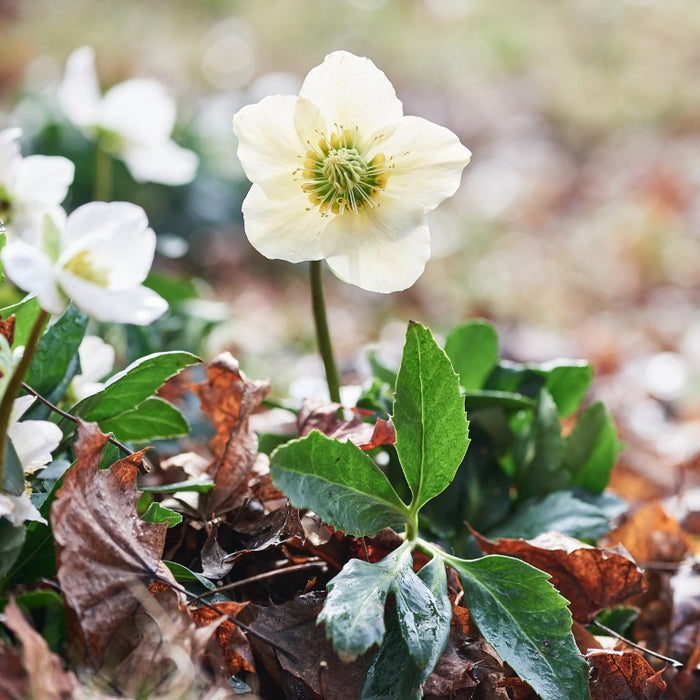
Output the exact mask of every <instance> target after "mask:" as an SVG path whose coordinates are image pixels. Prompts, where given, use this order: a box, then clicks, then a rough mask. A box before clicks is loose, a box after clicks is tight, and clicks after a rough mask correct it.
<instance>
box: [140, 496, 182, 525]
mask: <svg viewBox="0 0 700 700" xmlns="http://www.w3.org/2000/svg"><path fill="white" fill-rule="evenodd" d="M141 520H143V521H144V522H147V523H168V527H169V528H170V527H175V526H176V525H179V524H180V523H181V522H182V515H181V514H180V513H178V512H177V511H174V510H171V509H170V508H166V507H165V506H162V505H161V504H160V503H157V502H155V501H154V502H153V503H151V505H150V506H148V509H147V510H146V512H145V513H144V514H143V515H142V516H141Z"/></svg>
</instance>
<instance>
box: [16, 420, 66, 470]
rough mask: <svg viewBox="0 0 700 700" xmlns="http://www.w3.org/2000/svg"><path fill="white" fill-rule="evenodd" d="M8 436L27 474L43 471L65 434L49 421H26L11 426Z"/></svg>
mask: <svg viewBox="0 0 700 700" xmlns="http://www.w3.org/2000/svg"><path fill="white" fill-rule="evenodd" d="M7 434H8V435H9V436H10V439H11V440H12V446H13V447H14V448H15V452H16V453H17V457H18V458H19V461H20V464H21V465H22V468H23V469H24V471H25V472H33V471H35V470H37V469H41V468H42V467H44V466H46V465H47V464H48V463H49V462H50V461H51V453H52V452H53V451H54V450H55V449H56V448H57V447H58V446H59V444H60V443H61V440H63V432H62V431H61V429H60V428H59V427H58V426H57V425H56V424H55V423H51V422H50V421H47V420H26V421H23V422H21V423H15V424H14V425H12V426H10V428H9V430H8V431H7Z"/></svg>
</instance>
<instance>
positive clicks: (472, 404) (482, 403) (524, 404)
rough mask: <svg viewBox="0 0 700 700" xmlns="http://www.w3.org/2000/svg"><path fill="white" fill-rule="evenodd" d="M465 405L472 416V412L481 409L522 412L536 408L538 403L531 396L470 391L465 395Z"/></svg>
mask: <svg viewBox="0 0 700 700" xmlns="http://www.w3.org/2000/svg"><path fill="white" fill-rule="evenodd" d="M464 403H465V405H466V407H467V412H468V413H469V414H470V415H471V413H470V412H471V411H473V410H477V409H480V408H496V407H498V408H504V409H506V410H507V411H522V410H523V409H525V410H531V409H533V408H535V405H536V402H535V401H533V400H532V399H531V398H530V397H529V396H524V395H523V394H515V393H513V392H510V391H494V390H486V389H485V390H483V391H468V392H467V393H466V394H465V395H464Z"/></svg>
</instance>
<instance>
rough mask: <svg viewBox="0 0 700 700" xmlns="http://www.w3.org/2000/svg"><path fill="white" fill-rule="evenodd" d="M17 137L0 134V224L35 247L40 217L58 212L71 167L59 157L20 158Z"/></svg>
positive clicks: (12, 133) (5, 132)
mask: <svg viewBox="0 0 700 700" xmlns="http://www.w3.org/2000/svg"><path fill="white" fill-rule="evenodd" d="M21 135H22V130H21V129H17V128H13V129H4V130H3V131H0V220H1V221H2V222H3V224H4V225H5V227H6V228H7V233H8V235H9V236H10V237H16V238H23V239H25V240H26V241H27V242H29V243H36V241H37V240H38V237H39V232H40V230H41V222H42V219H43V218H44V214H47V213H48V214H54V215H55V214H56V213H57V212H58V211H62V210H61V207H60V204H61V202H62V201H63V200H64V199H65V197H66V194H67V193H68V188H69V187H70V184H71V183H72V182H73V176H74V174H75V166H74V165H73V163H72V162H71V161H69V160H68V159H67V158H63V157H62V156H39V155H35V156H27V157H26V158H23V157H22V155H21V153H20V148H19V143H18V139H19V137H20V136H21Z"/></svg>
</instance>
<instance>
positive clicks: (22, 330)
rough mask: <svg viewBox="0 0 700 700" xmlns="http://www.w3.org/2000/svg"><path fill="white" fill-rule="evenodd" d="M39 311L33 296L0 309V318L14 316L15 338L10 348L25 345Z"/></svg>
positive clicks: (37, 303)
mask: <svg viewBox="0 0 700 700" xmlns="http://www.w3.org/2000/svg"><path fill="white" fill-rule="evenodd" d="M40 311H41V307H40V306H39V302H38V301H37V298H36V297H35V296H27V297H25V298H24V299H22V301H18V302H17V303H16V304H12V305H10V306H5V307H4V308H2V309H0V316H2V317H3V318H5V319H6V318H9V317H10V316H12V314H14V315H15V338H14V342H13V343H12V347H15V348H16V347H19V346H20V345H26V344H27V340H29V336H30V334H31V332H32V328H33V327H34V322H35V321H36V319H37V317H38V316H39V312H40Z"/></svg>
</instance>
